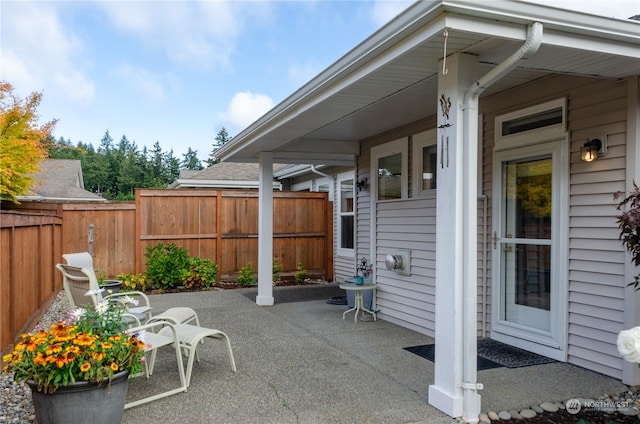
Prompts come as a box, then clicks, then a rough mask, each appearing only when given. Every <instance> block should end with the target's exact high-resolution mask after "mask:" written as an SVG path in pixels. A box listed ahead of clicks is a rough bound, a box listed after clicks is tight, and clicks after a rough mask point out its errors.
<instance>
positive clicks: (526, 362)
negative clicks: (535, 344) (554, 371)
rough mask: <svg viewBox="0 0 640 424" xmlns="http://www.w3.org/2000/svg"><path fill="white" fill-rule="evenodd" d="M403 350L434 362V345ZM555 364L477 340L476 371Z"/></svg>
mask: <svg viewBox="0 0 640 424" xmlns="http://www.w3.org/2000/svg"><path fill="white" fill-rule="evenodd" d="M404 349H405V350H407V351H409V352H411V353H415V354H416V355H418V356H421V357H423V358H426V359H428V360H430V361H431V362H434V356H435V345H434V344H428V345H421V346H412V347H405V348H404ZM551 362H555V360H553V359H551V358H547V357H546V356H542V355H538V354H537V353H533V352H528V351H526V350H523V349H520V348H517V347H514V346H509V345H507V344H504V343H501V342H498V341H496V340H491V339H479V340H478V371H482V370H489V369H492V368H500V367H507V368H519V367H528V366H531V365H540V364H549V363H551Z"/></svg>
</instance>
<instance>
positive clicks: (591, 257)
mask: <svg viewBox="0 0 640 424" xmlns="http://www.w3.org/2000/svg"><path fill="white" fill-rule="evenodd" d="M626 92H627V86H626V83H625V82H616V81H599V80H593V79H588V78H576V77H570V76H555V77H548V78H544V79H542V80H540V81H539V82H537V83H533V84H530V85H527V86H524V87H520V88H517V89H514V90H510V91H509V92H506V93H501V94H497V95H494V96H491V97H488V98H485V99H483V100H482V103H481V112H482V113H484V119H485V121H484V131H483V135H484V143H485V149H484V153H483V156H484V159H485V161H484V166H483V187H484V190H485V194H487V195H488V196H489V197H491V194H492V193H491V182H492V179H491V170H492V166H493V164H492V152H493V144H494V128H493V127H494V118H495V116H496V115H500V114H503V113H506V112H510V111H514V110H518V109H522V108H524V107H528V106H532V105H535V104H538V103H542V102H545V101H549V100H553V99H558V98H561V97H566V98H567V100H568V101H567V104H568V111H567V117H568V119H567V121H568V131H569V134H570V135H569V138H570V140H569V142H570V163H569V164H567V165H568V166H569V169H570V181H569V234H568V237H569V240H568V249H569V251H568V258H569V263H568V329H567V330H568V334H567V342H568V346H567V354H568V355H567V361H568V362H569V363H572V364H575V365H579V366H582V367H585V368H588V369H591V370H594V371H597V372H600V373H602V374H606V375H609V376H612V377H616V378H621V377H622V359H621V358H620V355H619V354H618V352H617V349H616V337H617V334H618V332H619V331H620V330H623V329H624V328H623V326H624V287H625V285H626V283H627V282H626V281H624V267H625V253H624V249H623V246H622V245H621V244H620V242H619V241H618V234H619V232H618V229H617V225H616V218H615V216H616V214H617V211H616V209H615V207H614V202H613V197H612V196H613V193H615V192H616V191H618V190H624V188H625V183H626V181H625V175H626V174H625V166H626V160H625V153H626V150H625V144H626V141H625V140H626V133H625V127H626ZM601 134H607V135H608V146H609V148H608V154H607V156H606V157H605V158H601V159H599V160H597V161H596V162H592V163H583V162H581V161H580V148H581V147H582V145H583V144H584V142H585V141H586V139H587V138H588V137H595V136H599V135H601ZM490 215H491V204H490V203H489V222H491V221H490ZM490 265H491V264H490V262H489V263H488V266H489V267H490ZM488 275H490V274H488ZM488 282H489V284H490V280H488ZM490 301H491V300H490V298H489V299H488V302H489V303H490ZM487 318H488V322H489V323H490V319H491V317H490V315H489V316H488V317H487Z"/></svg>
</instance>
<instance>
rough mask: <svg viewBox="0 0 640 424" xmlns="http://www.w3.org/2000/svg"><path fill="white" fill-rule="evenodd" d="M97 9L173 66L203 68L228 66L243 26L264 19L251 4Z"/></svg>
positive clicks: (121, 5)
mask: <svg viewBox="0 0 640 424" xmlns="http://www.w3.org/2000/svg"><path fill="white" fill-rule="evenodd" d="M254 4H255V5H256V7H251V6H252V5H254ZM101 6H102V8H103V9H104V10H105V11H106V13H107V15H108V16H109V18H110V19H111V21H112V22H113V24H114V25H115V26H116V28H118V29H119V30H121V31H122V32H125V33H131V34H135V35H137V36H138V37H140V39H142V40H143V42H144V43H146V44H147V45H149V46H152V47H153V48H159V49H163V50H164V51H165V54H166V55H167V57H169V58H170V59H171V60H172V61H173V62H175V63H178V64H181V65H186V66H190V67H205V68H209V67H211V66H214V65H222V66H229V63H230V56H231V55H232V53H233V52H234V49H235V43H236V39H237V37H238V36H239V34H240V32H241V31H242V29H243V27H244V21H245V20H246V19H248V17H253V16H263V15H264V14H265V13H268V11H267V10H266V8H265V5H263V4H261V3H254V2H228V1H204V2H193V1H189V2H187V1H171V2H158V1H153V2H118V1H108V2H103V3H101Z"/></svg>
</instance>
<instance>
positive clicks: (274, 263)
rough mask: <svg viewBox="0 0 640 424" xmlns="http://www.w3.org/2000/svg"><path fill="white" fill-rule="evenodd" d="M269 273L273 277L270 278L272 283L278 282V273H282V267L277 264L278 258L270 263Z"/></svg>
mask: <svg viewBox="0 0 640 424" xmlns="http://www.w3.org/2000/svg"><path fill="white" fill-rule="evenodd" d="M271 263H272V266H271V273H272V275H273V277H272V278H271V279H272V280H273V282H274V283H275V282H276V281H280V273H281V272H282V266H281V265H280V264H279V263H278V258H273V261H272V262H271Z"/></svg>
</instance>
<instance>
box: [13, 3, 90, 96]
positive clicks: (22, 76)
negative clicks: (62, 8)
mask: <svg viewBox="0 0 640 424" xmlns="http://www.w3.org/2000/svg"><path fill="white" fill-rule="evenodd" d="M2 8H3V10H2V44H1V46H2V47H1V49H0V62H1V63H2V79H4V80H6V81H8V82H9V83H11V84H12V85H14V88H15V89H16V92H31V91H42V90H43V89H44V87H47V89H48V90H51V91H48V92H47V94H55V95H57V96H59V97H62V98H64V99H67V100H69V99H70V100H72V101H74V102H77V103H81V104H88V103H90V102H91V101H92V100H93V98H94V94H95V89H94V85H93V82H92V81H91V80H90V79H89V78H88V77H87V76H86V75H85V73H84V71H83V70H82V69H81V68H80V67H79V66H78V63H80V60H79V58H80V57H81V55H82V47H83V46H82V42H81V41H80V40H79V39H78V38H77V37H76V36H75V35H74V34H73V33H72V32H71V31H69V30H68V29H67V28H65V27H64V25H62V24H61V23H60V21H59V20H58V16H57V14H56V12H55V10H54V9H53V8H52V7H50V6H49V5H48V4H47V3H41V2H9V3H3V5H2ZM22 94H24V93H22Z"/></svg>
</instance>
